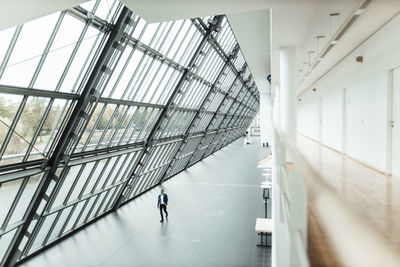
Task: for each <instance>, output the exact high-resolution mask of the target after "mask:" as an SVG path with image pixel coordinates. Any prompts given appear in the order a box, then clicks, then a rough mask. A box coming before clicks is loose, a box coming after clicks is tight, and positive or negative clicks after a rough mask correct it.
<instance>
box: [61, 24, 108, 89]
mask: <svg viewBox="0 0 400 267" xmlns="http://www.w3.org/2000/svg"><path fill="white" fill-rule="evenodd" d="M102 36H103V33H101V32H100V31H99V30H97V29H95V28H93V27H89V28H88V30H87V32H86V34H85V36H84V38H83V40H82V42H80V45H79V50H78V52H77V53H76V55H75V57H74V60H73V62H72V64H71V67H70V68H69V70H68V73H67V75H66V77H65V79H64V82H63V84H62V86H61V88H60V91H62V92H72V93H74V92H77V91H78V88H79V85H80V83H81V81H82V79H83V77H84V74H85V73H86V71H87V69H88V66H89V64H90V62H91V60H92V59H93V56H94V53H95V52H96V49H97V48H98V45H99V42H100V40H101V38H102Z"/></svg>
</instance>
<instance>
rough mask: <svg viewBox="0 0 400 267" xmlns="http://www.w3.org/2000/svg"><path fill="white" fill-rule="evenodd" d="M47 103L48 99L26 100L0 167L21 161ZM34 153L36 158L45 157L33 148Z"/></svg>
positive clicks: (30, 98) (32, 98)
mask: <svg viewBox="0 0 400 267" xmlns="http://www.w3.org/2000/svg"><path fill="white" fill-rule="evenodd" d="M48 103H49V99H48V98H43V97H29V98H28V100H27V102H26V105H25V107H24V110H23V112H22V115H21V117H20V119H19V121H18V124H17V126H16V128H15V131H14V132H13V134H12V136H11V139H10V142H9V143H8V146H7V148H6V151H5V153H4V156H3V158H2V160H1V165H4V164H11V163H15V162H20V161H22V159H23V157H24V155H25V152H26V151H27V149H28V148H29V146H30V142H31V140H32V138H33V136H34V134H35V132H36V129H37V128H38V126H39V123H40V121H41V119H42V116H43V114H44V112H45V110H46V107H47V104H48ZM34 153H35V154H37V155H38V156H39V155H40V157H44V156H45V155H43V154H41V152H40V151H39V150H38V148H36V147H34Z"/></svg>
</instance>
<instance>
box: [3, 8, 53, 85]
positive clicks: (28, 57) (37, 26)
mask: <svg viewBox="0 0 400 267" xmlns="http://www.w3.org/2000/svg"><path fill="white" fill-rule="evenodd" d="M59 16H60V13H59V12H58V13H54V14H51V15H48V16H45V17H41V18H39V19H35V20H32V21H30V22H27V23H25V24H24V25H23V27H22V30H21V33H20V34H19V37H18V40H17V43H16V44H15V47H14V49H13V52H12V54H11V57H10V59H9V61H8V63H7V66H6V69H5V71H4V74H3V76H2V78H1V80H0V83H2V84H7V85H14V86H23V87H28V85H29V83H30V81H31V79H32V76H33V73H34V72H35V69H36V66H37V64H38V63H39V60H40V57H41V55H42V54H43V52H44V49H45V47H46V44H47V42H48V40H49V38H50V35H51V33H52V31H53V29H54V26H55V24H56V22H57V19H58V17H59Z"/></svg>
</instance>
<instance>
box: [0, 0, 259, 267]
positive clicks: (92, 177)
mask: <svg viewBox="0 0 400 267" xmlns="http://www.w3.org/2000/svg"><path fill="white" fill-rule="evenodd" d="M0 40H1V42H0V64H1V65H0V123H1V127H0V261H1V264H0V265H12V264H13V263H15V262H18V261H20V260H23V259H25V258H26V257H27V256H29V255H32V254H33V253H35V252H38V251H40V250H41V249H43V248H45V247H46V246H48V245H50V244H51V243H53V242H55V241H57V240H60V238H62V237H64V236H66V235H68V234H71V233H73V232H74V231H76V230H77V229H79V228H81V227H83V226H84V225H86V224H87V223H89V222H90V221H92V220H94V219H96V218H99V217H100V216H102V215H104V214H106V213H108V212H110V211H112V210H115V209H117V208H118V207H120V206H121V205H122V204H124V203H126V202H128V201H130V200H132V199H133V198H135V197H136V196H138V195H140V194H142V193H143V192H146V191H147V190H149V189H151V188H153V187H154V186H157V185H159V184H160V183H162V182H163V181H165V180H166V179H169V178H170V177H172V176H174V175H175V174H177V173H179V172H180V171H182V170H185V169H186V168H188V167H189V166H191V165H193V164H195V163H197V162H198V161H200V160H202V159H203V158H205V157H207V156H209V155H210V154H212V153H214V152H216V151H218V150H219V149H221V148H222V147H224V146H226V145H228V144H230V143H231V142H233V141H235V140H236V139H237V138H239V137H240V136H242V134H243V133H244V132H245V130H246V129H247V127H248V126H249V124H250V123H251V121H252V119H253V117H254V116H255V114H256V113H257V111H258V107H259V94H258V90H257V88H256V85H255V83H254V81H253V79H252V76H251V73H250V70H249V68H248V67H247V64H246V61H245V59H244V57H243V54H242V52H241V50H240V48H239V45H238V44H237V41H236V39H235V36H234V34H233V32H232V30H231V28H230V25H229V23H228V21H227V19H226V17H225V16H222V15H221V16H211V17H204V18H196V19H185V20H177V21H169V22H162V23H154V24H146V22H145V21H144V20H143V19H141V18H140V17H139V16H138V15H137V14H135V13H134V12H132V11H131V10H129V9H128V8H126V7H124V6H123V5H122V4H121V3H119V2H118V1H112V0H109V1H92V2H88V3H86V4H83V5H81V6H78V7H75V8H72V9H70V10H65V11H62V12H57V13H54V14H50V15H48V16H45V17H42V18H39V19H36V20H33V21H30V22H27V23H25V24H23V25H20V26H16V27H13V28H10V29H7V30H4V31H1V32H0Z"/></svg>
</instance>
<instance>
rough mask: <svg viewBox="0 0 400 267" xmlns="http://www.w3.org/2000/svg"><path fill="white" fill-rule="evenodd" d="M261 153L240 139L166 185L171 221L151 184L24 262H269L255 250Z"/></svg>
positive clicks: (262, 251)
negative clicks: (158, 205) (163, 218)
mask: <svg viewBox="0 0 400 267" xmlns="http://www.w3.org/2000/svg"><path fill="white" fill-rule="evenodd" d="M266 154H267V151H266V150H265V149H263V148H261V147H260V146H259V142H258V140H257V139H255V140H254V142H253V144H252V145H244V144H243V140H242V139H240V140H238V141H236V142H235V143H233V144H231V145H230V146H228V147H226V148H224V149H222V150H221V151H219V152H217V153H216V154H214V155H211V156H210V157H208V158H207V159H205V160H203V161H202V162H199V163H198V164H196V165H195V166H193V167H191V168H189V169H188V170H187V171H184V172H182V173H180V174H178V175H177V176H176V177H174V178H172V179H170V180H169V181H167V182H165V183H164V185H163V186H164V188H165V191H166V193H168V198H169V207H168V211H169V216H170V217H169V220H168V221H167V222H164V223H160V222H159V220H160V218H159V211H158V210H157V208H156V203H157V201H156V200H157V195H158V191H159V189H158V188H157V189H154V190H152V191H150V192H148V193H146V194H144V195H143V196H141V197H139V198H137V199H136V200H134V201H133V202H131V203H129V204H127V205H125V206H123V207H122V208H121V209H119V210H118V211H117V212H116V213H113V214H110V215H108V216H106V217H105V218H103V219H100V220H99V221H97V222H95V223H94V224H92V225H90V226H88V227H86V228H85V229H83V230H82V231H80V232H78V233H76V234H75V235H73V236H72V237H70V238H67V239H66V240H64V241H62V242H60V243H59V244H57V245H55V246H54V247H52V248H50V249H48V250H46V251H45V252H43V253H41V254H39V255H38V256H36V257H34V258H32V259H31V260H29V261H27V262H26V263H25V264H23V266H29V267H32V266H163V267H165V266H270V261H271V257H270V254H271V251H270V249H269V248H257V247H256V243H257V242H258V241H259V239H258V238H257V235H256V234H255V232H254V224H255V219H256V217H262V216H263V215H264V205H263V202H262V191H261V188H259V184H260V182H261V181H262V180H263V179H264V178H263V176H262V175H261V171H260V170H259V169H257V168H256V166H257V162H258V161H259V160H260V159H261V158H263V157H265V155H266Z"/></svg>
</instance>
